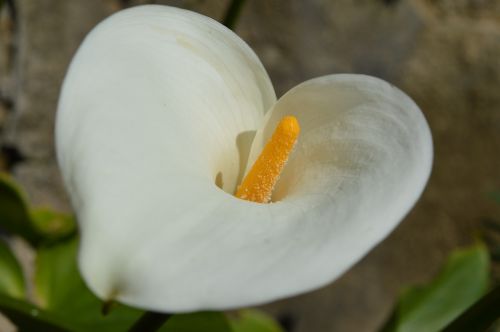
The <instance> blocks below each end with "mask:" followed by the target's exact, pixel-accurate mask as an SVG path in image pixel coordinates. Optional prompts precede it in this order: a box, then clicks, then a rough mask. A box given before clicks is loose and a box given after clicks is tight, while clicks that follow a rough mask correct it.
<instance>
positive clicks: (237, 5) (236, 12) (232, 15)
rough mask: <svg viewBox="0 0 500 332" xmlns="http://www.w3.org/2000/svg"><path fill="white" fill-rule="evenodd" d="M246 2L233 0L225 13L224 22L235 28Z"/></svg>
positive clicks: (230, 27) (227, 25) (232, 28)
mask: <svg viewBox="0 0 500 332" xmlns="http://www.w3.org/2000/svg"><path fill="white" fill-rule="evenodd" d="M244 3H245V0H231V3H230V4H229V6H228V7H227V10H226V14H225V15H224V19H223V20H222V24H224V25H225V26H226V27H228V28H229V29H231V30H234V25H235V24H236V21H237V20H238V17H239V16H240V13H241V8H242V7H243V4H244Z"/></svg>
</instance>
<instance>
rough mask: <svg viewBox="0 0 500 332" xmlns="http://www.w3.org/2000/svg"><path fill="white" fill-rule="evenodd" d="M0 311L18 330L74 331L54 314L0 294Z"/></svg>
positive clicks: (41, 331)
mask: <svg viewBox="0 0 500 332" xmlns="http://www.w3.org/2000/svg"><path fill="white" fill-rule="evenodd" d="M0 311H1V312H2V314H4V315H5V316H7V317H8V318H9V319H10V320H11V321H12V322H13V323H14V324H15V325H16V326H17V328H18V330H19V331H36V332H69V331H72V332H73V331H74V330H73V329H72V328H70V325H65V324H64V323H63V322H61V321H60V320H59V319H58V318H57V317H55V316H54V315H52V314H50V313H48V312H45V311H43V310H40V309H39V308H37V307H36V306H34V305H32V304H30V303H27V302H24V301H20V300H16V299H13V298H10V297H7V296H5V295H2V294H0Z"/></svg>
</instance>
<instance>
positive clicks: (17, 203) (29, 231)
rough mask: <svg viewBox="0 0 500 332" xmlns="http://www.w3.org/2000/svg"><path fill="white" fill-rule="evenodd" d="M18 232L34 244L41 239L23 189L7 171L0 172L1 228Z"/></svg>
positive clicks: (10, 231) (14, 232)
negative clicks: (31, 216)
mask: <svg viewBox="0 0 500 332" xmlns="http://www.w3.org/2000/svg"><path fill="white" fill-rule="evenodd" d="M2 228H3V229H5V230H6V231H7V232H9V233H12V234H17V235H19V236H22V237H23V238H25V239H26V240H27V241H28V242H30V243H32V244H37V243H38V242H39V241H40V234H39V233H38V232H37V230H36V229H35V228H34V226H33V224H32V222H31V218H30V214H29V212H28V207H27V204H26V199H25V196H24V194H23V192H22V191H21V189H20V188H19V187H18V186H17V185H16V184H15V183H14V181H13V180H12V179H11V178H10V177H9V176H8V175H7V174H5V173H0V229H2Z"/></svg>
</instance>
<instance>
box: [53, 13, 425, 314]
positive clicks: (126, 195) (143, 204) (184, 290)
mask: <svg viewBox="0 0 500 332" xmlns="http://www.w3.org/2000/svg"><path fill="white" fill-rule="evenodd" d="M290 70H293V69H290ZM285 115H294V116H296V117H297V118H298V120H299V123H300V125H301V128H302V130H301V135H300V137H299V142H298V143H297V146H296V149H295V151H294V153H293V155H292V158H291V159H290V161H289V163H288V165H287V166H286V168H285V172H284V173H283V175H282V177H281V179H280V181H279V183H278V185H277V188H276V191H275V193H274V196H273V200H274V201H275V202H274V203H271V204H258V203H252V202H248V201H243V200H240V199H237V198H235V197H234V196H232V195H231V194H232V193H233V191H234V190H235V188H236V186H237V185H238V183H239V181H240V180H241V177H242V174H243V172H244V169H245V167H247V160H248V164H249V165H251V164H252V163H253V161H254V160H255V158H256V157H257V156H258V154H259V152H260V150H261V149H262V147H263V145H264V144H265V142H266V141H267V139H268V138H269V137H270V135H271V134H272V131H273V130H274V127H275V125H276V124H277V122H278V121H279V120H280V119H281V118H282V117H283V116H285ZM255 131H257V133H256V134H255ZM56 134H57V153H58V158H59V163H60V166H61V169H62V173H63V176H64V181H65V184H66V186H67V189H68V191H69V193H70V196H71V200H72V203H73V206H74V208H75V210H76V213H77V216H78V220H79V223H80V227H81V235H82V238H81V248H80V255H79V265H80V269H81V272H82V274H83V277H84V279H85V281H86V282H87V284H88V286H89V287H90V288H91V289H92V290H93V291H94V292H95V293H96V294H97V295H98V296H100V297H101V298H103V299H108V298H114V299H117V300H119V301H122V302H124V303H127V304H130V305H133V306H137V307H141V308H145V309H151V310H156V311H164V312H187V311H196V310H203V309H228V308H235V307H244V306H250V305H255V304H260V303H264V302H269V301H272V300H276V299H279V298H283V297H287V296H291V295H295V294H299V293H302V292H306V291H309V290H312V289H315V288H318V287H321V286H323V285H325V284H327V283H329V282H331V281H332V280H334V279H335V278H337V277H339V276H340V275H341V274H342V273H343V272H345V271H346V270H347V269H348V268H350V267H351V266H352V265H353V264H354V263H356V262H357V261H358V260H359V259H360V258H361V257H362V256H363V255H365V254H366V253H367V252H368V251H369V250H370V249H371V248H372V247H373V246H375V245H376V244H377V243H379V242H380V241H381V240H382V239H383V238H385V237H386V236H387V235H388V233H389V232H390V231H391V230H392V229H393V228H394V227H395V226H396V225H397V224H398V223H399V222H400V221H401V219H402V218H403V217H404V216H405V214H406V213H407V212H408V211H409V210H410V208H411V207H412V206H413V205H414V204H415V202H416V200H417V199H418V197H419V196H420V194H421V192H422V190H423V188H424V186H425V183H426V182H427V179H428V177H429V173H430V169H431V164H432V154H433V153H432V140H431V135H430V131H429V128H428V125H427V123H426V121H425V119H424V117H423V115H422V113H421V111H420V110H419V108H418V107H417V106H416V105H415V103H414V102H413V101H412V100H411V99H410V98H409V97H407V96H406V95H405V94H404V93H402V92H401V91H400V90H398V89H397V88H395V87H393V86H391V85H390V84H388V83H386V82H384V81H382V80H380V79H377V78H373V77H368V76H363V75H330V76H324V77H320V78H316V79H313V80H310V81H307V82H305V83H302V84H300V85H299V86H297V87H295V88H294V89H292V90H291V91H289V92H288V93H287V94H285V95H284V96H283V97H282V98H281V99H279V100H278V101H276V97H275V93H274V90H273V87H272V85H271V82H270V80H269V77H268V75H267V73H266V71H265V69H264V68H263V66H262V64H261V63H260V61H259V59H258V58H257V57H256V55H255V54H254V53H253V51H252V50H251V49H250V48H249V47H248V46H247V45H246V44H245V43H244V42H243V41H242V40H241V39H240V38H239V37H238V36H236V35H235V34H234V33H233V32H231V31H230V30H228V29H226V28H225V27H224V26H222V25H221V24H219V23H217V22H216V21H214V20H212V19H210V18H207V17H204V16H202V15H199V14H196V13H193V12H189V11H185V10H181V9H176V8H171V7H164V6H143V7H135V8H133V9H128V10H125V11H122V12H120V13H118V14H115V15H113V16H111V17H110V18H108V19H107V20H105V21H104V22H102V23H101V24H99V25H98V26H97V27H96V28H95V29H94V30H93V31H92V32H91V33H90V34H89V35H88V36H87V38H86V39H85V41H84V43H83V44H82V46H81V47H80V49H79V50H78V52H77V54H76V56H75V58H74V59H73V62H72V64H71V66H70V69H69V71H68V74H67V76H66V79H65V81H64V86H63V89H62V93H61V98H60V103H59V109H58V114H57V125H56ZM254 135H255V138H254ZM252 139H253V143H252V148H251V151H250V144H251V142H252ZM216 178H217V182H218V183H219V185H221V186H222V187H223V189H224V190H221V189H220V188H219V187H218V186H217V185H216V184H215V182H216Z"/></svg>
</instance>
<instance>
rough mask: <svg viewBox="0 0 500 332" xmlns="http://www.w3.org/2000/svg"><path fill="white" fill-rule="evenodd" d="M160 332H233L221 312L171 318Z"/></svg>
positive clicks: (181, 315)
mask: <svg viewBox="0 0 500 332" xmlns="http://www.w3.org/2000/svg"><path fill="white" fill-rule="evenodd" d="M158 331H159V332H212V331H213V332H231V327H230V326H229V323H228V321H227V318H226V316H225V315H224V314H223V313H220V312H196V313H192V314H180V315H175V316H173V317H172V318H170V319H169V320H168V321H167V323H166V324H165V325H163V327H162V328H161V329H159V330H158Z"/></svg>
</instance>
